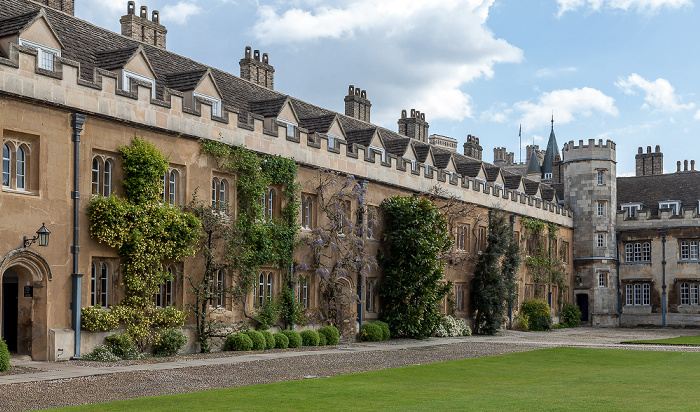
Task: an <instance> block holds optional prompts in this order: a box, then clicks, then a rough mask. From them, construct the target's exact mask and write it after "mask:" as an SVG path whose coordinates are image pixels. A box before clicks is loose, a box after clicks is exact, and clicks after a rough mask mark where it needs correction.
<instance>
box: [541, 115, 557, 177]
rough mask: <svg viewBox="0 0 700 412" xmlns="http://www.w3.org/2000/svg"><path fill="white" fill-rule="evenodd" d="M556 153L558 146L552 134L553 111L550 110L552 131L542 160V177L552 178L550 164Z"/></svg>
mask: <svg viewBox="0 0 700 412" xmlns="http://www.w3.org/2000/svg"><path fill="white" fill-rule="evenodd" d="M557 155H559V146H558V145H557V138H556V136H554V112H552V131H551V132H550V133H549V141H548V142H547V151H546V152H545V153H544V160H543V161H542V179H545V180H551V179H552V165H553V163H554V159H555V158H556V157H557Z"/></svg>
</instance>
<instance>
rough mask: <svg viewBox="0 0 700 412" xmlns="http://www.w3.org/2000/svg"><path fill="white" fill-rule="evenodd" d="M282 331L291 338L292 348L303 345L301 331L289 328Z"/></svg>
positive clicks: (290, 344) (290, 345)
mask: <svg viewBox="0 0 700 412" xmlns="http://www.w3.org/2000/svg"><path fill="white" fill-rule="evenodd" d="M282 333H284V335H285V336H287V339H289V347H290V348H298V347H299V346H301V335H299V332H297V331H295V330H289V329H287V330H283V331H282Z"/></svg>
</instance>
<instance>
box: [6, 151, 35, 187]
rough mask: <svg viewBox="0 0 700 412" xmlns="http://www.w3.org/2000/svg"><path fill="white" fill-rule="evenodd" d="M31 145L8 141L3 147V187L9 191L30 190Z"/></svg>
mask: <svg viewBox="0 0 700 412" xmlns="http://www.w3.org/2000/svg"><path fill="white" fill-rule="evenodd" d="M34 166H35V165H34ZM33 169H35V167H34V168H32V169H30V152H29V145H28V144H27V143H22V142H10V141H7V142H5V143H3V145H2V186H3V187H6V188H9V189H16V190H22V191H27V190H29V178H30V176H29V171H30V170H33Z"/></svg>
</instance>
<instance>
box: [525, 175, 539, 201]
mask: <svg viewBox="0 0 700 412" xmlns="http://www.w3.org/2000/svg"><path fill="white" fill-rule="evenodd" d="M523 186H525V194H527V195H530V196H538V197H542V193H541V192H540V183H539V182H535V181H534V180H530V179H523Z"/></svg>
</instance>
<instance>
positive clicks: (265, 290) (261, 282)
mask: <svg viewBox="0 0 700 412" xmlns="http://www.w3.org/2000/svg"><path fill="white" fill-rule="evenodd" d="M254 293H255V302H254V303H255V305H254V306H255V307H256V308H262V307H263V306H264V305H265V302H270V301H272V298H273V295H272V272H261V273H260V275H259V276H258V281H257V283H256V285H255V291H254Z"/></svg>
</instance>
